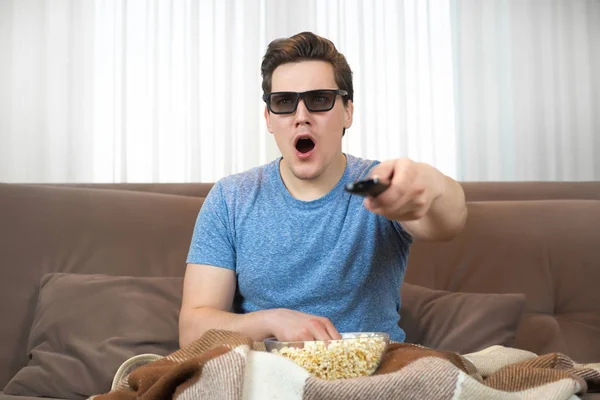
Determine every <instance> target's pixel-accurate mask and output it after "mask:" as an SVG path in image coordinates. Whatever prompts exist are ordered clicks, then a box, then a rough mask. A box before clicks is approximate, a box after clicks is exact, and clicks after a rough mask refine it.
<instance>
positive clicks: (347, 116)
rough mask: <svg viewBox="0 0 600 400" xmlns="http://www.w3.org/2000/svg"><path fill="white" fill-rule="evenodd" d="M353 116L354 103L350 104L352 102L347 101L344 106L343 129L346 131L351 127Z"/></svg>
mask: <svg viewBox="0 0 600 400" xmlns="http://www.w3.org/2000/svg"><path fill="white" fill-rule="evenodd" d="M353 116H354V103H352V100H348V103H347V104H346V105H345V106H344V128H346V129H348V128H350V127H351V126H352V118H353Z"/></svg>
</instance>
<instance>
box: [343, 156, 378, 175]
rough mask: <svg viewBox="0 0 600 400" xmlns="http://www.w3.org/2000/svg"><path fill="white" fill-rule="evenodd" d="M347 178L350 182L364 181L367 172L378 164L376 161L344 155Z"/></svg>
mask: <svg viewBox="0 0 600 400" xmlns="http://www.w3.org/2000/svg"><path fill="white" fill-rule="evenodd" d="M346 160H347V167H346V168H347V169H348V176H349V178H350V179H351V180H353V181H355V180H359V179H364V178H366V177H367V176H368V174H369V171H371V169H372V168H373V167H374V166H376V165H377V164H379V163H380V162H379V161H377V160H369V159H365V158H360V157H355V156H353V155H350V154H346Z"/></svg>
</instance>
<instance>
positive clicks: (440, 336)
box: [400, 282, 525, 354]
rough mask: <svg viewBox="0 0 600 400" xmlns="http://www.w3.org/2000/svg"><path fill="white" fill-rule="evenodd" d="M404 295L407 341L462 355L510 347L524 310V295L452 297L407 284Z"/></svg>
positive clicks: (403, 315) (402, 316) (445, 292)
mask: <svg viewBox="0 0 600 400" xmlns="http://www.w3.org/2000/svg"><path fill="white" fill-rule="evenodd" d="M401 294H402V308H401V311H400V315H401V319H400V326H401V327H402V328H403V329H404V331H405V332H406V341H407V342H408V343H416V344H420V345H423V346H426V347H431V348H434V349H439V350H447V351H456V352H459V353H461V354H467V353H472V352H475V351H479V350H482V349H485V348H487V347H489V346H493V345H502V346H511V345H512V343H513V341H514V339H515V336H516V334H517V329H518V327H519V322H520V320H521V316H522V315H523V310H524V307H525V295H523V294H483V293H452V292H447V291H444V290H433V289H428V288H425V287H421V286H417V285H412V284H410V283H407V282H405V283H404V284H403V285H402V288H401Z"/></svg>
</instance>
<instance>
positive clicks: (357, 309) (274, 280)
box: [187, 155, 412, 341]
mask: <svg viewBox="0 0 600 400" xmlns="http://www.w3.org/2000/svg"><path fill="white" fill-rule="evenodd" d="M346 158H347V163H346V169H345V171H344V175H343V176H342V178H341V179H340V181H339V182H338V183H337V185H336V186H335V187H334V188H333V189H332V190H331V191H330V192H329V193H328V194H326V195H325V196H323V197H321V198H319V199H317V200H314V201H301V200H298V199H295V198H294V197H292V195H291V194H290V193H289V192H288V190H287V188H286V187H285V185H284V183H283V180H282V179H281V175H280V172H279V162H280V160H281V158H279V159H277V160H275V161H272V162H270V163H269V164H266V165H264V166H261V167H258V168H254V169H252V170H249V171H247V172H243V173H240V174H235V175H231V176H228V177H226V178H223V179H221V180H219V181H218V182H217V183H216V184H215V185H214V186H213V188H212V189H211V191H210V193H209V194H208V196H207V197H206V201H205V202H204V204H203V206H202V208H201V210H200V213H199V215H198V219H197V221H196V226H195V228H194V234H193V238H192V243H191V246H190V252H189V255H188V258H187V262H188V263H191V264H207V265H214V266H217V267H222V268H228V269H231V270H233V271H235V273H236V276H237V282H238V287H237V291H236V299H235V300H234V304H235V306H234V311H236V312H244V313H246V312H252V311H258V310H265V309H272V308H288V309H292V310H297V311H301V312H305V313H308V314H313V315H318V316H322V317H326V318H328V319H330V320H331V322H332V323H333V324H334V326H335V327H336V328H337V330H338V331H339V332H366V331H369V332H372V331H379V332H381V331H383V332H388V333H389V334H390V337H391V339H393V340H396V341H404V338H405V334H404V332H403V330H402V329H401V328H400V327H399V326H398V321H399V318H400V317H399V313H398V311H399V309H400V285H401V284H402V282H403V279H404V272H405V270H406V261H407V257H408V253H409V248H410V244H411V243H412V238H411V236H410V235H409V234H408V233H407V232H406V231H404V229H403V228H402V227H401V225H400V224H399V223H397V222H395V221H390V220H388V219H387V218H385V217H382V216H379V215H377V214H374V213H372V212H370V211H368V210H367V209H365V208H364V206H363V198H362V197H360V196H357V195H351V194H350V193H347V192H346V191H345V190H344V185H345V184H346V183H349V182H353V181H356V180H358V179H362V178H364V177H365V176H366V175H367V173H368V172H369V170H370V169H371V168H372V167H373V166H375V165H376V164H377V163H378V162H376V161H368V160H363V159H359V158H356V157H353V156H350V155H346Z"/></svg>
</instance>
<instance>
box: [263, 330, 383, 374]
mask: <svg viewBox="0 0 600 400" xmlns="http://www.w3.org/2000/svg"><path fill="white" fill-rule="evenodd" d="M340 335H341V336H342V338H341V339H338V340H311V341H298V342H283V341H278V340H276V339H275V338H268V339H265V340H264V344H265V348H266V350H267V351H268V352H270V353H274V354H278V355H280V356H283V357H286V358H289V359H290V360H292V361H294V362H295V363H296V364H298V365H300V366H301V367H303V368H304V369H306V370H307V371H308V372H309V373H311V374H312V375H313V376H315V377H317V378H321V379H326V380H332V379H347V378H357V377H360V376H368V375H371V374H373V373H374V372H375V371H376V370H377V368H378V367H379V363H380V362H381V358H382V357H383V354H384V353H385V350H386V349H387V346H388V344H389V343H390V335H389V334H388V333H385V332H346V333H340Z"/></svg>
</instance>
